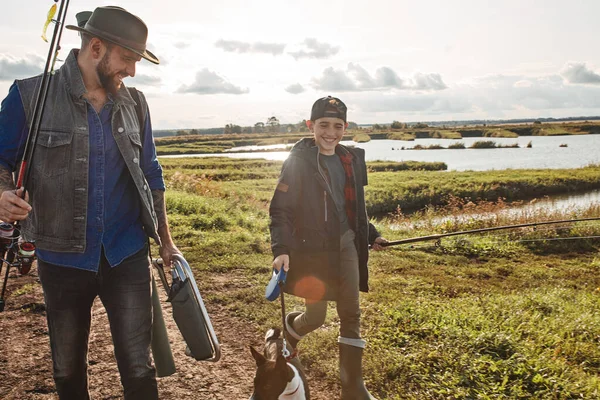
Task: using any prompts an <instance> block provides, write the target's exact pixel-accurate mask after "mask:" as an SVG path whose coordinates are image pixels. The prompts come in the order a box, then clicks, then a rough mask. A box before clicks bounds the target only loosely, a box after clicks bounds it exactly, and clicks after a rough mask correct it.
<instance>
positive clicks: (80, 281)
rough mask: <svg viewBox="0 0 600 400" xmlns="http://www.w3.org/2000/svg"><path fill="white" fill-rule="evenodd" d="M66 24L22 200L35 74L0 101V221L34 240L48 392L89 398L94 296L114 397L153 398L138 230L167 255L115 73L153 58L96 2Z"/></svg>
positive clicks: (137, 34)
mask: <svg viewBox="0 0 600 400" xmlns="http://www.w3.org/2000/svg"><path fill="white" fill-rule="evenodd" d="M67 28H68V29H72V30H76V31H79V32H80V34H81V49H80V50H77V49H74V50H72V51H71V52H70V54H69V55H68V57H67V59H66V60H65V63H64V65H63V66H62V67H61V68H60V69H59V70H58V71H57V72H56V73H55V75H53V76H52V78H51V81H50V86H49V89H48V100H47V102H46V109H45V111H44V115H43V118H42V122H41V129H40V133H39V136H38V140H37V143H36V145H35V146H36V149H35V154H34V157H33V159H32V160H30V164H31V175H30V179H29V183H28V186H27V191H28V196H29V197H25V199H22V195H23V188H15V187H14V183H13V176H12V175H13V172H14V171H15V169H16V167H17V164H18V162H19V161H20V159H21V157H22V155H23V151H24V145H25V141H26V138H27V135H28V127H29V124H30V122H31V118H32V112H33V105H34V104H35V98H36V95H37V91H38V88H39V85H40V82H41V76H36V77H33V78H29V79H24V80H17V81H16V82H15V83H14V84H13V85H12V87H11V88H10V91H9V94H8V96H7V97H6V98H5V99H4V101H3V102H2V108H1V110H0V193H1V194H0V220H2V221H8V222H14V221H21V222H22V234H23V235H24V237H26V238H27V239H30V240H35V242H36V246H37V256H38V274H39V277H40V280H41V282H42V287H43V290H44V299H45V303H46V311H47V319H48V328H49V334H50V345H51V350H52V360H53V367H54V380H55V383H56V389H57V392H58V395H59V398H60V399H61V400H62V399H78V400H79V399H88V398H89V394H88V382H87V351H88V338H89V330H90V319H91V307H92V303H93V301H94V299H95V298H96V297H97V296H99V297H100V299H101V300H102V303H103V304H104V307H105V308H106V312H107V315H108V319H109V322H110V328H111V333H112V339H113V344H114V351H115V356H116V360H117V364H118V367H119V372H120V375H121V383H122V385H123V388H124V393H125V399H157V398H158V394H157V388H156V378H155V370H154V367H153V366H152V364H151V359H150V336H151V325H152V309H151V271H150V263H149V258H148V244H147V242H148V237H151V238H153V239H154V240H155V241H156V243H158V244H159V245H160V255H161V257H162V258H163V260H165V263H166V265H167V266H168V265H170V263H171V258H172V256H173V255H174V254H176V253H179V250H178V249H177V247H176V246H175V245H174V243H173V240H172V238H171V234H170V232H169V227H168V223H167V215H166V209H165V201H164V190H165V185H164V181H163V177H162V169H161V167H160V165H159V163H158V160H157V158H156V150H155V147H154V142H153V138H152V128H151V123H150V116H149V113H148V107H147V103H146V101H145V98H144V96H143V95H142V94H141V93H139V92H137V91H135V89H128V88H126V87H125V86H124V85H123V79H125V78H126V77H128V76H132V77H133V76H134V75H135V68H136V64H137V62H138V61H140V60H141V58H145V59H147V60H149V61H151V62H152V63H154V64H158V63H159V60H158V59H157V58H156V57H155V56H154V55H153V54H152V53H150V52H149V51H148V50H146V38H147V34H148V30H147V27H146V25H145V24H144V22H143V21H142V20H141V19H139V18H138V17H136V16H134V15H133V14H131V13H129V12H127V11H126V10H124V9H122V8H119V7H99V8H97V9H96V10H95V11H94V12H93V14H92V15H91V16H90V17H89V20H87V22H86V23H85V25H84V26H83V27H77V26H67ZM15 189H16V190H15ZM28 198H29V199H30V204H29V203H28V202H27V201H26V200H27V199H28Z"/></svg>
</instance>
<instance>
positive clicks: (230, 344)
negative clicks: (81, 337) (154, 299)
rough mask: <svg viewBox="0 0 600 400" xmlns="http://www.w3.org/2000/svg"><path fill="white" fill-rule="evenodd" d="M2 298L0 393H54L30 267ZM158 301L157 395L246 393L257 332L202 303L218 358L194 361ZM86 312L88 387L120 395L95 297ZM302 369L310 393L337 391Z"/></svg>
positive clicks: (14, 398)
mask: <svg viewBox="0 0 600 400" xmlns="http://www.w3.org/2000/svg"><path fill="white" fill-rule="evenodd" d="M209 278H210V277H209ZM211 279H212V278H211ZM219 281H220V279H218V277H215V279H213V282H214V285H213V289H212V290H227V288H226V285H224V284H223V283H222V282H219ZM28 285H31V286H28ZM27 288H31V289H30V290H24V291H25V292H26V293H25V294H20V295H16V293H15V292H16V291H18V290H20V289H21V290H23V289H27ZM160 291H161V292H162V288H161V289H160ZM161 295H162V293H161ZM203 297H205V295H203ZM163 300H164V299H163ZM6 302H7V304H6V308H5V311H4V312H3V313H0V399H3V400H34V399H35V400H40V399H45V400H47V399H56V398H57V395H56V392H55V389H54V381H53V380H52V360H51V358H50V347H49V343H48V329H47V326H46V314H45V310H44V306H43V295H42V290H41V286H40V284H39V280H38V278H37V271H36V270H35V268H34V269H32V271H31V273H30V275H28V276H23V277H16V275H15V274H14V273H12V274H11V277H10V278H9V282H8V291H7V296H6ZM163 307H164V309H163V312H164V313H165V320H166V322H167V329H168V331H169V338H170V340H171V348H172V349H173V354H174V357H175V363H176V367H177V372H176V373H175V374H174V375H172V376H170V377H166V378H160V379H159V380H158V387H159V393H160V398H161V399H166V400H169V399H173V400H175V399H177V400H184V399H190V400H192V399H193V400H195V399H248V398H249V397H250V394H251V387H252V379H253V377H254V371H255V364H254V360H253V358H252V356H251V355H250V351H249V349H248V346H249V345H253V346H255V347H256V348H262V344H263V341H262V338H263V336H264V332H261V331H260V329H259V327H257V326H252V325H250V324H247V323H245V322H243V321H241V320H239V319H237V318H235V317H233V316H231V315H229V314H228V313H227V312H226V310H225V309H223V308H221V307H220V306H216V305H213V304H206V308H207V309H208V311H209V314H210V317H211V322H212V324H213V326H214V328H215V331H216V333H217V337H218V338H219V341H220V343H221V350H222V358H221V360H220V361H219V362H217V363H209V362H198V361H195V360H193V359H191V358H189V357H187V356H185V355H184V349H185V344H184V342H183V339H182V337H181V334H180V333H179V331H178V330H177V326H176V325H175V322H174V321H173V319H172V318H171V310H170V305H169V304H168V303H165V302H164V301H163ZM93 315H94V316H93V319H92V332H91V335H90V353H89V365H90V367H89V371H90V372H89V375H90V383H89V386H90V393H91V395H92V398H93V399H96V400H97V399H120V398H122V390H121V385H120V381H119V374H118V371H117V366H116V362H115V359H114V356H113V348H112V342H111V338H110V331H109V329H108V321H107V318H106V312H105V311H104V308H103V307H102V304H101V303H100V302H99V300H97V301H96V303H95V304H94V310H93ZM307 373H308V377H309V382H310V387H311V392H312V393H311V394H312V398H313V399H317V400H326V399H327V400H330V399H335V398H337V397H338V396H337V393H338V390H339V389H338V388H336V387H327V386H325V385H324V384H323V383H322V382H319V381H318V379H312V377H311V371H307Z"/></svg>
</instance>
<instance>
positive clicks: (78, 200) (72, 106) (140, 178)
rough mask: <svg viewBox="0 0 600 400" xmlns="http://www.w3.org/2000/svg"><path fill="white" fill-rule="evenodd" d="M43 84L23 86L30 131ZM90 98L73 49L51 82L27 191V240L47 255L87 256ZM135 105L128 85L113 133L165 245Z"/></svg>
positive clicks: (144, 213) (152, 231)
mask: <svg viewBox="0 0 600 400" xmlns="http://www.w3.org/2000/svg"><path fill="white" fill-rule="evenodd" d="M41 81H42V76H41V75H40V76H36V77H33V78H29V79H24V80H18V81H17V85H18V87H19V92H20V94H21V99H22V102H23V107H24V109H25V115H26V116H27V124H28V126H30V125H31V119H32V118H33V115H32V114H33V107H34V105H35V100H36V98H37V92H38V88H39V86H40V84H41ZM85 93H86V89H85V86H84V84H83V79H82V77H81V72H80V71H79V66H78V64H77V50H72V51H71V53H70V54H69V56H68V57H67V59H66V61H65V63H64V65H63V66H62V67H61V68H60V69H59V70H58V71H56V73H55V74H54V76H52V79H51V80H50V86H49V88H48V99H47V101H46V105H45V109H44V115H43V118H42V122H41V124H40V132H39V136H38V138H37V144H36V147H35V152H34V155H33V159H32V160H30V163H31V169H30V171H31V172H30V175H29V182H28V186H27V190H28V192H29V196H30V201H31V206H32V208H33V209H32V211H31V213H30V215H29V218H28V219H26V220H25V221H23V224H22V229H23V234H24V236H25V237H26V238H27V239H29V240H35V241H36V246H37V247H38V248H40V249H43V250H50V251H63V252H77V253H83V252H84V251H85V244H86V238H85V232H86V215H87V202H88V190H89V189H92V188H88V170H89V165H88V164H89V161H88V156H89V154H88V153H89V127H88V119H87V104H86V102H85V100H84V99H83V95H84V94H85ZM140 101H141V103H142V104H140V106H141V107H142V108H141V109H142V110H146V107H147V105H146V103H145V98H144V96H143V95H142V94H141V93H140ZM135 105H136V103H135V101H134V100H133V99H132V98H131V95H130V94H129V91H128V90H127V88H125V86H122V87H121V89H120V90H119V92H118V94H117V95H116V96H115V97H114V105H113V109H112V133H113V137H114V138H115V141H116V142H117V146H118V148H119V151H120V152H121V155H122V156H123V159H124V160H125V163H126V164H127V168H128V170H129V172H130V173H131V176H132V177H133V181H134V183H135V188H136V191H137V193H138V195H139V199H140V207H141V212H140V215H141V220H142V223H143V225H144V229H145V231H146V233H147V234H148V236H150V237H152V238H153V239H154V240H155V241H156V242H157V243H158V244H160V239H159V237H158V233H157V227H158V223H157V219H156V213H155V212H154V204H153V201H152V192H151V191H150V187H149V186H148V183H147V182H146V178H145V177H144V173H143V171H142V169H141V167H140V154H141V148H142V142H141V138H140V124H139V122H138V117H137V114H136V111H135ZM115 207H118V204H115ZM124 239H125V240H126V238H124Z"/></svg>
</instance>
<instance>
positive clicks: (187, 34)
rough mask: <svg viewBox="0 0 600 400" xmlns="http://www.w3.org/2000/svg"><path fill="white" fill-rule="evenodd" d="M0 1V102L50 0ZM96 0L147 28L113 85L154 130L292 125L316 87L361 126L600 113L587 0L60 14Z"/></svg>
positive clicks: (185, 5) (142, 2)
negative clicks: (119, 84) (130, 66)
mask: <svg viewBox="0 0 600 400" xmlns="http://www.w3.org/2000/svg"><path fill="white" fill-rule="evenodd" d="M4 2H5V3H7V4H3V10H4V12H3V14H4V16H3V22H2V24H1V25H0V37H2V38H3V40H2V41H1V43H0V97H1V98H3V97H4V96H5V95H6V93H8V89H9V87H10V85H11V84H12V82H13V81H14V79H16V78H23V77H27V76H32V75H36V74H38V73H40V72H41V71H42V70H43V64H44V59H45V56H46V54H47V51H48V49H47V44H46V43H44V42H43V41H42V40H41V38H40V36H41V33H42V27H43V24H44V21H45V18H46V14H47V12H48V9H49V7H50V6H51V5H52V4H53V1H52V0H20V1H10V2H8V1H4ZM102 5H118V6H121V7H123V8H125V9H127V10H128V11H130V12H132V13H133V14H135V15H137V16H139V17H140V18H141V19H143V20H144V21H145V22H146V24H147V25H148V28H149V36H148V48H149V49H150V50H151V51H152V52H153V53H154V54H156V55H157V56H158V57H159V58H160V60H161V64H160V65H158V66H156V65H154V64H151V63H150V62H147V61H145V60H142V61H141V62H140V63H139V64H138V67H137V72H136V76H135V77H133V78H131V77H130V78H127V79H126V80H125V84H126V85H128V86H135V87H137V88H138V89H140V90H142V91H143V92H144V94H145V95H146V97H147V98H148V103H149V105H150V113H151V116H152V122H153V126H154V128H155V129H189V128H211V127H219V126H224V125H225V124H237V125H242V126H247V125H254V124H255V123H256V122H266V120H267V118H269V117H271V116H276V117H277V118H278V119H279V120H280V122H281V123H296V122H299V121H301V120H303V119H306V118H309V116H310V108H311V106H312V103H313V102H314V101H315V100H316V99H317V98H320V97H323V96H327V95H333V96H337V97H339V98H340V99H342V100H343V101H344V102H345V103H346V104H347V106H348V119H349V120H350V121H354V122H357V123H359V124H373V123H389V122H392V121H394V120H397V121H402V122H415V121H458V120H468V119H489V120H493V119H512V118H538V117H575V116H592V115H600V52H599V51H598V45H599V41H600V24H599V23H598V15H600V2H599V1H596V0H571V1H568V2H567V1H557V0H545V1H541V0H540V1H538V0H518V1H513V0H504V1H497V0H496V1H486V0H452V1H447V0H446V1H444V0H439V1H433V0H431V1H428V0H421V1H418V2H417V1H414V0H410V1H404V0H369V1H341V0H329V1H322V0H319V1H313V0H302V1H300V0H295V1H291V0H274V1H264V0H254V1H246V0H221V1H217V2H208V1H189V0H169V1H164V0H163V1H157V0H121V1H119V0H111V1H105V0H96V1H90V0H71V4H70V8H69V11H68V16H67V22H68V23H70V24H75V23H76V21H75V14H76V13H77V12H79V11H83V10H93V9H94V8H95V7H98V6H102ZM49 32H51V30H49ZM78 46H79V37H78V36H77V33H76V32H73V31H69V30H65V31H64V33H63V39H62V48H63V50H62V51H61V54H60V57H61V58H63V59H64V58H65V57H66V56H67V54H68V50H69V49H71V48H77V47H78Z"/></svg>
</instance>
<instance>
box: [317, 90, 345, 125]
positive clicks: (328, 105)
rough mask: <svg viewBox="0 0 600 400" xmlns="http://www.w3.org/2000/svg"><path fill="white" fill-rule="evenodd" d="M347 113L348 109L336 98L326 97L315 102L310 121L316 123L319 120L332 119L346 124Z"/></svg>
mask: <svg viewBox="0 0 600 400" xmlns="http://www.w3.org/2000/svg"><path fill="white" fill-rule="evenodd" d="M347 111H348V108H347V107H346V105H345V104H344V102H343V101H341V100H340V99H338V98H337V97H331V96H327V97H323V98H321V99H319V100H317V101H315V104H313V106H312V111H311V112H310V120H311V121H316V120H318V119H319V118H325V117H333V118H340V119H341V120H343V121H344V122H346V112H347Z"/></svg>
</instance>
